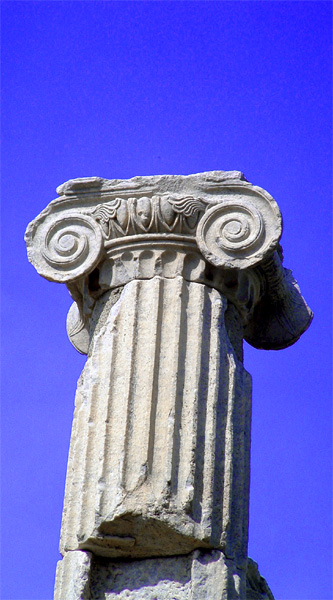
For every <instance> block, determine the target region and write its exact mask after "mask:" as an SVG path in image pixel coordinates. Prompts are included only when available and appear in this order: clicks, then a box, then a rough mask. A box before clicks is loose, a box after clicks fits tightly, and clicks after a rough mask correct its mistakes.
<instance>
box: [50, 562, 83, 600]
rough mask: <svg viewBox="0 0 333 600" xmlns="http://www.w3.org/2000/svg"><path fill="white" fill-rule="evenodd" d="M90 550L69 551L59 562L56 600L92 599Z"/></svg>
mask: <svg viewBox="0 0 333 600" xmlns="http://www.w3.org/2000/svg"><path fill="white" fill-rule="evenodd" d="M91 559H92V554H91V553H90V552H68V553H67V554H66V556H64V558H63V559H62V560H59V562H58V564H57V572H56V582H55V594H54V600H90V598H91V593H90V567H91Z"/></svg>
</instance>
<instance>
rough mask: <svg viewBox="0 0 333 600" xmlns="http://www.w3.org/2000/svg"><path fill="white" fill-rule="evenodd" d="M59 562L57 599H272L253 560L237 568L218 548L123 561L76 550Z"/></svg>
mask: <svg viewBox="0 0 333 600" xmlns="http://www.w3.org/2000/svg"><path fill="white" fill-rule="evenodd" d="M58 565H59V566H58V572H59V571H60V567H62V575H63V576H62V579H60V578H59V579H58V587H57V589H58V595H57V596H56V598H55V600H113V599H115V600H125V599H126V600H234V599H238V598H240V599H242V600H274V598H273V595H272V592H271V591H270V589H269V587H268V585H267V583H266V581H265V579H264V578H263V577H261V575H260V573H259V571H258V565H257V564H256V563H255V562H254V561H252V560H251V559H248V564H247V568H246V571H244V570H242V569H240V570H237V569H235V566H234V565H233V564H232V561H229V560H227V559H225V557H224V556H223V554H222V553H221V552H220V551H218V550H211V551H205V550H195V551H194V552H192V553H191V554H189V555H185V556H176V557H164V558H148V559H143V560H122V561H120V560H110V559H105V558H101V557H92V555H91V554H90V553H87V552H83V551H74V552H68V553H67V554H66V557H65V559H64V560H63V561H60V562H59V563H58ZM89 567H90V571H89V578H88V576H87V574H88V569H89Z"/></svg>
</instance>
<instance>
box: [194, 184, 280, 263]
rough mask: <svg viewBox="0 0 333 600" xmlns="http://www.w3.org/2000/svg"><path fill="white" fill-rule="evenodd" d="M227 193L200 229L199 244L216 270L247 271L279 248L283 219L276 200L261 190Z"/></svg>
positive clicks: (202, 221) (197, 235)
mask: <svg viewBox="0 0 333 600" xmlns="http://www.w3.org/2000/svg"><path fill="white" fill-rule="evenodd" d="M254 189H255V192H253V191H252V190H251V193H248V194H246V193H244V192H243V193H242V192H241V191H240V193H238V194H237V193H230V194H225V195H224V196H223V198H222V199H221V200H220V202H219V203H217V204H215V206H212V207H210V208H209V209H208V210H207V211H206V212H205V214H204V216H203V217H202V218H201V220H200V221H199V224H198V228H197V234H196V239H197V244H198V246H199V248H200V250H201V252H202V254H203V255H204V257H205V258H206V259H207V260H208V261H209V262H210V263H212V264H213V265H215V266H216V267H220V268H224V269H247V268H249V267H253V266H255V265H257V264H259V263H261V262H262V261H263V260H265V258H267V257H268V256H270V255H271V254H272V253H273V252H274V250H275V249H276V247H277V245H278V242H279V240H280V237H281V234H282V217H281V213H280V211H279V208H278V205H277V204H276V202H275V200H273V198H272V197H271V196H270V195H269V194H267V192H264V190H261V189H260V188H254Z"/></svg>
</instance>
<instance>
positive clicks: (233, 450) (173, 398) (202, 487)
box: [61, 276, 251, 564]
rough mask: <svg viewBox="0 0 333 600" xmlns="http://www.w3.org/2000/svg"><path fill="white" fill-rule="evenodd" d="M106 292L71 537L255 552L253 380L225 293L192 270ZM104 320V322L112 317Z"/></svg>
mask: <svg viewBox="0 0 333 600" xmlns="http://www.w3.org/2000/svg"><path fill="white" fill-rule="evenodd" d="M113 300H114V298H112V297H111V298H110V297H109V295H108V294H104V295H103V296H102V297H101V299H100V300H99V301H97V304H96V307H95V311H96V312H97V314H98V319H96V322H97V324H98V327H96V329H95V330H94V332H93V336H92V342H91V347H90V353H89V354H90V355H89V358H88V360H87V364H86V366H85V369H84V371H83V374H82V376H81V380H80V382H79V386H78V392H77V398H76V409H75V415H74V424H73V433H72V444H71V450H70V457H69V465H68V476H67V484H66V494H65V504H64V513H63V526H62V538H61V549H62V551H66V550H75V549H77V548H84V549H89V550H91V551H93V552H95V553H97V554H100V555H104V556H136V557H140V556H162V555H174V554H184V553H187V552H190V551H191V550H192V549H194V548H196V547H205V546H206V547H215V548H222V549H223V550H224V551H225V553H226V555H227V556H228V557H230V558H233V559H236V560H237V563H238V564H242V562H244V560H246V548H247V514H248V505H247V499H248V485H249V451H250V400H251V397H250V394H251V381H250V377H249V375H248V374H247V373H246V371H245V370H244V368H243V366H242V364H241V363H240V362H239V360H238V359H237V357H236V355H235V352H234V350H233V348H232V346H231V344H230V341H229V338H228V336H227V333H226V329H225V325H224V312H225V310H226V307H227V302H226V300H225V299H223V297H222V296H221V294H220V293H219V292H218V291H217V290H215V289H213V288H208V287H207V286H203V285H201V284H198V283H194V282H191V283H188V282H186V281H185V280H184V279H183V278H182V277H179V276H178V277H175V278H173V279H164V278H161V277H155V278H153V279H150V280H147V281H132V282H130V283H129V284H127V286H125V288H124V290H123V292H122V294H121V296H120V298H119V300H118V301H117V302H116V303H115V304H113ZM100 323H103V326H100Z"/></svg>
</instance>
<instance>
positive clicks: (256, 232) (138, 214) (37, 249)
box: [26, 184, 282, 282]
mask: <svg viewBox="0 0 333 600" xmlns="http://www.w3.org/2000/svg"><path fill="white" fill-rule="evenodd" d="M71 203H72V204H73V199H71ZM51 206H52V204H51V205H50V207H51ZM66 208H67V207H66ZM281 231H282V224H281V215H280V212H279V209H278V206H277V204H276V203H275V201H274V200H273V198H271V196H269V194H267V192H264V190H260V189H259V188H254V187H253V186H249V185H248V184H247V185H246V184H243V185H240V184H238V185H237V186H235V185H234V186H231V185H229V186H228V188H226V189H223V188H221V190H220V193H219V194H216V195H213V196H210V197H204V195H203V197H194V196H190V195H186V194H183V195H178V196H176V195H175V194H174V195H170V194H161V195H153V196H152V197H148V196H147V195H145V196H140V195H138V196H137V197H129V198H126V197H123V198H121V197H115V198H113V199H111V200H108V201H106V202H104V203H102V204H98V205H97V206H95V207H92V208H90V209H87V208H86V207H82V208H81V210H78V211H77V212H74V211H73V210H66V209H64V210H63V211H62V212H61V213H59V212H57V213H56V214H54V212H52V211H50V210H49V211H47V212H46V215H45V213H44V214H43V213H42V215H40V217H39V218H38V219H36V221H34V222H33V223H32V224H31V225H30V226H29V228H28V230H27V236H26V239H27V244H28V248H29V257H30V260H31V262H32V263H33V264H34V265H35V266H36V268H37V270H38V272H39V273H40V274H41V275H43V276H44V277H46V278H47V279H50V280H52V281H59V282H70V281H75V280H76V279H78V278H80V277H82V276H84V275H87V274H89V273H90V272H91V271H92V270H93V269H94V267H95V266H96V265H97V263H98V262H99V259H100V258H101V257H102V255H103V253H104V249H105V248H106V247H108V246H109V244H110V243H112V244H113V243H114V244H117V243H118V242H117V240H119V241H120V239H121V238H124V237H125V238H127V237H130V238H131V239H132V240H135V242H140V241H141V240H142V241H143V239H145V238H146V236H149V238H150V239H151V242H152V243H154V240H155V236H156V234H157V235H160V234H164V236H165V239H167V236H170V235H171V236H174V235H178V236H182V239H184V240H186V239H188V240H193V242H194V243H195V242H196V243H197V245H198V247H199V249H200V250H201V252H202V254H203V256H204V257H205V258H206V260H207V261H208V262H210V263H211V264H213V265H215V266H216V267H219V268H222V269H247V268H249V267H252V266H254V265H256V264H259V263H260V262H262V261H263V260H264V259H265V258H267V257H268V256H269V255H271V254H272V253H273V252H274V250H275V248H276V246H277V244H278V242H279V239H280V236H281ZM142 236H143V237H142ZM150 236H151V237H150Z"/></svg>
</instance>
